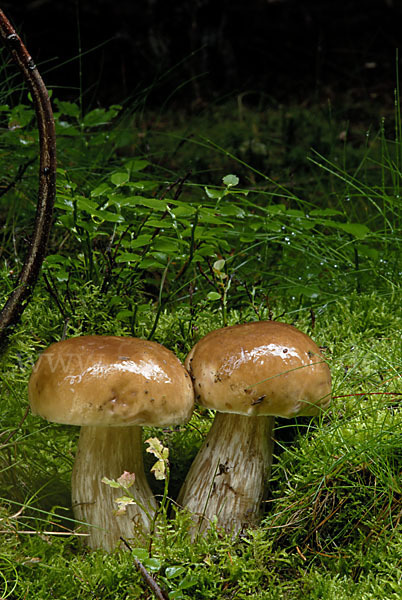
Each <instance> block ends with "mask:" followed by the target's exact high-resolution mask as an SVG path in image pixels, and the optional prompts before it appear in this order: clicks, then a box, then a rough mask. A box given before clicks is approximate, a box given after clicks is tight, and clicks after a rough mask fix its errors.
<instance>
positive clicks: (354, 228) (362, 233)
mask: <svg viewBox="0 0 402 600" xmlns="http://www.w3.org/2000/svg"><path fill="white" fill-rule="evenodd" d="M337 227H339V229H343V231H346V233H350V234H351V235H353V236H354V237H356V238H358V239H359V240H362V239H363V238H365V237H366V236H367V235H368V234H369V233H371V231H370V229H369V228H368V227H367V225H363V224H362V223H337Z"/></svg>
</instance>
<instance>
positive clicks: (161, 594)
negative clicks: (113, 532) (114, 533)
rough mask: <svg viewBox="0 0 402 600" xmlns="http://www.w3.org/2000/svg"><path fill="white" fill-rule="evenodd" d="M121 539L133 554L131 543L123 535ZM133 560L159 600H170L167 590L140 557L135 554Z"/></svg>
mask: <svg viewBox="0 0 402 600" xmlns="http://www.w3.org/2000/svg"><path fill="white" fill-rule="evenodd" d="M120 539H121V541H122V542H123V544H125V546H127V548H128V549H129V550H130V552H131V554H133V550H132V548H131V546H130V544H129V543H128V542H127V541H126V540H125V539H124V538H123V537H121V536H120ZM133 561H134V564H135V566H136V567H137V570H138V571H139V572H140V573H141V575H142V578H143V579H144V581H145V583H146V584H147V585H148V586H149V587H150V588H151V590H152V591H153V593H154V594H155V596H156V597H157V598H158V600H169V596H168V593H167V592H166V591H165V590H162V588H161V587H160V586H159V585H158V584H157V583H156V581H155V579H154V578H153V577H152V575H150V574H149V573H148V571H147V570H146V568H145V567H144V565H143V564H142V562H140V561H139V560H138V558H136V557H135V556H134V555H133Z"/></svg>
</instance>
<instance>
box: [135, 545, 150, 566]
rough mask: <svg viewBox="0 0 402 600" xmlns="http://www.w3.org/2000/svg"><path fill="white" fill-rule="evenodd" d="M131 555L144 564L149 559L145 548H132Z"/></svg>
mask: <svg viewBox="0 0 402 600" xmlns="http://www.w3.org/2000/svg"><path fill="white" fill-rule="evenodd" d="M131 553H132V555H133V556H135V558H136V559H137V560H139V561H140V562H142V563H143V562H144V561H146V560H148V559H149V555H148V551H147V550H145V548H132V549H131Z"/></svg>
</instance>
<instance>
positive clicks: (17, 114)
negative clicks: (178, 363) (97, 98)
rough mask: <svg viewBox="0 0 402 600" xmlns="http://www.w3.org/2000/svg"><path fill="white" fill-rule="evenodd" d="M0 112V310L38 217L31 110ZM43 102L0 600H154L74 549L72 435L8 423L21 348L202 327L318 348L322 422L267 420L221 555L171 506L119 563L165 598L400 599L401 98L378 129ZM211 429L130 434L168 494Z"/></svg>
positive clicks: (18, 332) (285, 111) (256, 114)
mask: <svg viewBox="0 0 402 600" xmlns="http://www.w3.org/2000/svg"><path fill="white" fill-rule="evenodd" d="M1 101H2V105H1V106H0V119H1V126H2V131H1V136H0V164H1V171H2V173H3V179H2V190H1V196H0V216H1V220H2V223H3V229H2V234H1V246H0V259H1V264H0V269H1V277H0V289H1V296H2V298H4V299H5V298H6V297H7V296H8V294H9V293H10V291H11V290H12V289H13V287H14V285H15V281H16V277H17V275H18V272H19V269H20V267H21V264H22V261H23V258H24V254H25V250H26V244H27V239H28V237H29V232H30V230H31V228H32V222H33V218H34V213H35V206H36V196H35V190H36V177H37V175H36V174H37V163H36V158H37V133H36V130H35V123H34V113H33V109H32V107H31V106H30V104H29V103H24V102H23V101H22V100H21V99H20V98H18V100H17V101H16V100H15V91H14V96H13V97H10V96H9V95H7V94H6V93H4V95H3V97H2V100H1ZM53 102H54V108H55V118H56V126H57V135H58V164H59V167H58V183H57V185H58V193H57V201H56V212H55V218H54V224H53V228H52V232H51V239H50V243H49V249H48V256H47V258H46V260H45V263H44V266H43V270H42V275H41V278H40V281H39V283H38V285H37V287H36V289H35V292H34V296H33V298H32V301H31V303H30V304H29V306H28V307H27V309H26V310H25V312H24V314H23V317H22V321H21V324H20V325H19V326H18V328H16V329H15V331H14V332H13V334H12V336H11V338H10V343H9V345H8V348H7V350H6V351H5V353H4V354H3V356H2V369H1V375H0V378H1V431H0V497H1V501H0V536H1V540H2V542H1V546H0V595H1V597H2V598H15V599H17V598H18V599H19V598H28V597H29V598H32V599H35V598H37V599H38V600H39V599H41V600H43V598H58V599H64V598H65V599H69V598H71V599H72V598H74V599H78V598H85V599H87V598H98V599H100V598H102V599H103V598H105V599H106V598H126V599H127V600H128V599H135V598H151V597H152V594H151V592H150V590H149V589H147V588H146V587H145V586H144V583H143V581H142V579H141V577H140V574H139V573H138V572H137V571H136V569H135V566H134V563H133V559H132V556H131V554H130V553H129V552H124V551H116V552H115V553H112V554H110V555H106V554H104V553H103V552H101V551H97V552H92V553H89V552H87V551H85V550H84V549H83V548H82V547H81V546H80V538H79V535H78V533H77V532H75V531H74V521H73V516H72V511H71V501H70V476H71V469H72V465H73V460H74V455H75V448H76V442H77V434H78V432H77V430H76V428H74V427H67V426H61V425H55V424H47V423H45V422H44V421H42V420H40V419H38V418H36V417H33V416H32V415H30V414H29V413H28V412H27V406H28V403H27V381H28V378H29V375H30V370H31V367H32V365H33V363H34V362H35V360H36V359H37V357H38V354H39V353H40V352H41V351H42V350H43V349H44V348H46V347H47V346H48V345H49V344H50V343H52V342H54V341H58V340H60V339H62V338H63V337H71V336H75V335H82V334H84V335H87V334H101V335H106V334H107V335H109V334H111V335H134V336H139V337H144V338H149V339H151V338H152V339H154V340H156V341H158V342H160V343H162V344H164V345H166V346H167V347H168V348H170V349H171V350H173V351H174V352H176V354H177V355H178V356H179V357H180V358H181V359H184V357H185V356H186V354H187V352H188V351H189V350H190V349H191V347H192V345H193V344H194V343H195V342H196V341H197V340H198V339H199V338H200V337H201V336H203V335H204V334H206V333H207V332H209V331H211V330H213V329H215V328H218V327H222V326H225V325H231V324H235V323H239V322H245V321H252V320H262V319H277V320H281V321H284V322H288V323H292V324H295V325H296V326H297V327H299V328H300V329H302V330H303V331H305V332H307V333H308V334H309V335H311V336H312V337H313V338H314V340H315V341H316V342H317V343H318V344H319V345H320V346H321V348H322V350H323V353H324V356H325V359H326V360H327V361H328V364H329V365H330V368H331V372H332V377H333V395H334V400H333V403H332V405H331V407H330V409H329V410H328V412H327V413H326V414H324V415H322V417H321V418H320V419H314V420H310V419H306V418H303V419H302V418H300V419H298V420H293V421H284V420H278V422H277V424H276V429H275V434H274V437H275V442H276V445H275V459H274V465H273V470H272V476H271V481H270V486H269V496H268V498H267V500H266V502H265V510H264V516H263V519H262V521H261V524H260V526H259V527H258V528H255V529H252V530H250V531H246V532H244V534H242V535H241V536H239V537H238V538H237V539H236V540H234V541H233V540H230V539H229V537H228V536H226V535H224V534H223V533H222V532H220V531H217V530H216V528H214V526H212V528H211V530H210V531H209V533H208V534H207V536H205V537H201V536H200V537H198V538H197V539H196V540H195V541H194V542H190V533H189V530H190V526H191V520H190V517H189V515H187V514H186V513H183V512H181V511H179V510H177V508H176V507H175V504H174V502H172V503H171V505H170V507H169V508H165V510H164V511H162V514H161V515H160V516H159V522H158V530H157V535H155V536H154V537H153V540H152V546H151V551H150V552H148V551H147V550H145V549H137V550H136V553H137V556H138V557H140V559H141V560H142V561H143V562H144V564H145V566H146V567H147V569H148V570H149V572H152V573H154V575H155V576H156V577H157V579H158V581H159V583H160V584H161V585H163V586H164V587H165V589H166V590H168V591H169V593H170V597H171V598H183V599H186V598H192V599H195V598H197V599H198V598H200V599H201V598H211V599H212V598H214V599H218V598H228V599H229V598H230V599H231V598H239V599H240V598H258V599H276V598H278V599H279V598H281V599H282V598H287V599H289V600H296V599H298V598H300V599H301V598H309V599H311V600H314V599H316V598H317V599H318V598H325V599H328V600H331V599H332V598H334V599H335V598H336V599H338V600H341V599H343V598H344V599H348V600H350V599H354V598H356V599H357V598H359V599H361V598H367V599H373V600H374V599H377V598H382V599H393V598H395V599H397V598H400V586H401V583H402V581H401V580H402V543H401V539H400V532H401V516H402V505H401V499H402V487H401V486H402V484H401V463H402V418H401V412H400V398H401V393H402V387H401V360H402V358H401V357H402V353H401V331H402V311H401V275H402V265H401V260H400V257H401V250H402V248H401V236H402V226H401V199H400V185H401V183H400V173H401V169H402V145H401V137H402V136H401V120H400V112H399V105H398V104H397V107H396V112H395V114H394V116H393V117H392V118H393V122H394V125H393V126H391V125H390V124H389V121H388V120H386V121H385V120H380V121H379V122H378V123H375V125H376V126H377V125H378V128H374V127H373V128H372V129H371V130H369V128H368V127H367V124H365V125H364V126H363V125H361V124H360V122H358V123H356V122H355V123H352V124H347V123H346V122H345V121H342V119H340V120H339V119H337V115H336V114H334V112H333V111H332V110H331V109H330V107H328V106H327V107H324V108H323V107H320V106H317V107H314V106H310V107H309V108H302V107H287V108H284V107H278V106H275V105H270V102H269V101H268V100H266V101H264V102H263V101H261V105H260V106H254V107H253V108H251V107H250V106H248V105H247V104H246V98H245V97H244V96H243V97H239V98H238V99H237V102H236V103H235V104H231V103H227V104H225V105H223V106H214V107H212V108H206V109H205V110H204V112H203V113H201V115H199V116H197V117H194V118H193V119H191V118H188V116H185V117H183V119H181V120H180V116H178V115H175V116H173V115H171V116H170V119H169V113H168V112H167V113H166V114H167V116H166V115H165V116H163V115H162V116H160V115H159V116H155V115H154V114H152V113H149V114H148V115H147V113H145V114H143V113H141V117H140V116H139V114H138V115H137V114H136V113H131V112H128V111H127V110H123V109H122V108H121V107H119V106H112V107H110V108H109V109H101V108H95V109H93V110H90V111H88V112H87V113H86V114H82V111H81V107H80V105H79V104H75V103H72V102H65V101H61V100H58V99H57V98H54V100H53ZM377 129H378V130H377ZM212 417H213V415H212V414H211V413H210V411H208V410H205V409H200V408H196V410H195V413H194V416H193V418H192V420H191V422H190V423H189V424H188V425H186V426H182V427H179V428H174V429H163V430H158V429H152V428H145V429H146V430H145V435H146V436H147V437H150V435H152V436H156V437H158V438H159V439H160V440H161V441H162V443H163V444H164V445H165V446H166V447H168V448H169V451H170V488H169V496H170V498H172V499H173V500H174V498H175V497H176V496H177V493H178V490H179V488H180V485H181V483H182V481H183V479H184V477H185V473H186V471H187V470H188V468H189V466H190V464H191V461H192V458H193V457H194V456H195V454H196V452H197V450H198V448H199V447H200V445H201V442H202V440H203V438H204V436H205V434H206V432H207V431H208V428H209V426H210V423H211V420H212ZM146 464H147V470H148V472H149V469H150V467H151V465H152V460H151V462H148V463H146ZM149 478H150V479H149V480H150V485H151V486H152V488H153V490H154V491H155V493H157V494H160V495H163V483H161V482H157V481H155V480H154V479H153V477H152V475H151V474H149ZM144 552H145V554H144Z"/></svg>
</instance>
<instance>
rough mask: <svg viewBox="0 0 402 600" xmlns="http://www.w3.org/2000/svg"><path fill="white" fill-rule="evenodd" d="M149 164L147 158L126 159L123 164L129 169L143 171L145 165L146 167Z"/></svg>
mask: <svg viewBox="0 0 402 600" xmlns="http://www.w3.org/2000/svg"><path fill="white" fill-rule="evenodd" d="M150 164H151V163H150V162H149V161H148V160H142V159H137V158H135V159H133V160H129V161H127V162H126V164H125V166H126V167H127V169H129V170H130V171H143V170H144V169H145V167H147V166H148V165H150Z"/></svg>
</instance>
